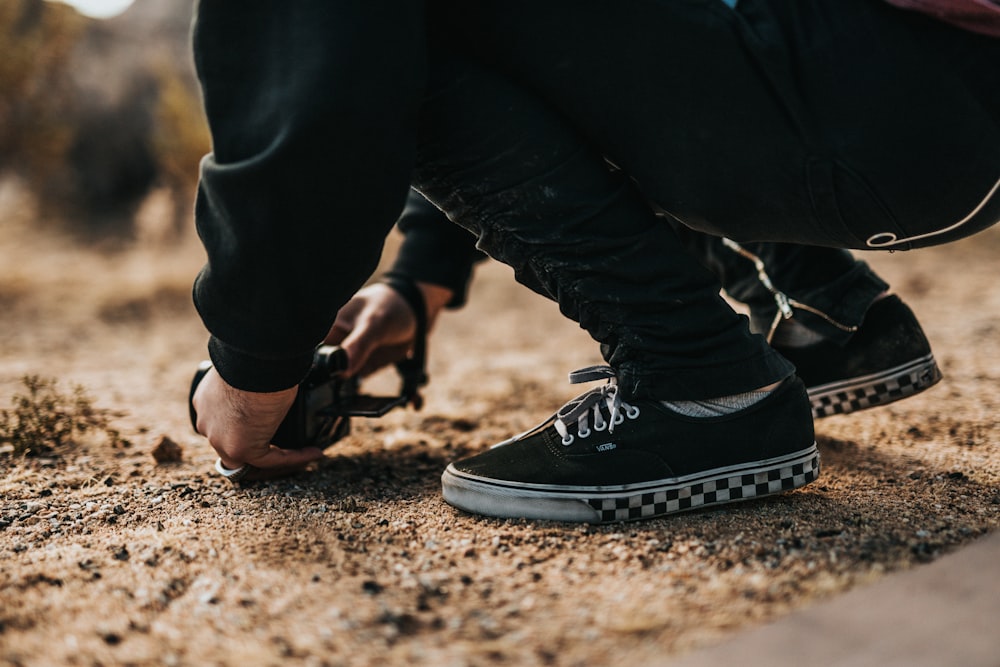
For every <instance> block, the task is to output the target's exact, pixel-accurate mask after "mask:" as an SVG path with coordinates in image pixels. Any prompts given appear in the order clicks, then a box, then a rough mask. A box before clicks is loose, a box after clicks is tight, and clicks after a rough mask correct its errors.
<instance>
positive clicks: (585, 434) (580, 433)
mask: <svg viewBox="0 0 1000 667" xmlns="http://www.w3.org/2000/svg"><path fill="white" fill-rule="evenodd" d="M576 435H577V437H580V438H588V437H590V429H589V428H588V429H584V430H582V431H577V432H576Z"/></svg>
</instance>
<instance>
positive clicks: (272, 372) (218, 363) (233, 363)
mask: <svg viewBox="0 0 1000 667" xmlns="http://www.w3.org/2000/svg"><path fill="white" fill-rule="evenodd" d="M208 354H209V357H210V358H211V360H212V365H213V366H215V370H216V371H217V372H218V373H219V376H220V377H221V378H222V379H223V380H224V381H225V383H226V384H227V385H228V386H229V387H232V388H233V389H238V390H240V391H245V392H252V393H257V394H266V393H276V392H281V391H286V390H288V389H292V388H294V387H296V386H297V385H298V384H299V382H301V381H302V379H303V378H304V377H305V376H306V375H307V374H308V373H309V369H310V368H312V364H313V350H309V351H308V352H307V353H304V354H302V355H300V356H297V357H291V358H288V359H261V358H259V357H254V356H251V355H249V354H246V353H245V352H242V351H241V350H238V349H236V348H234V347H233V346H231V345H228V344H227V343H225V342H223V341H221V340H219V339H218V338H216V337H215V336H212V337H211V338H210V339H209V341H208Z"/></svg>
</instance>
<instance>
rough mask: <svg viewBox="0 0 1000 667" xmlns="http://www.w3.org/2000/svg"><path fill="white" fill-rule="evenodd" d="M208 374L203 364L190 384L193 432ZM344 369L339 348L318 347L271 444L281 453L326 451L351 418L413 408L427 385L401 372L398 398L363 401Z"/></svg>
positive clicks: (345, 432)
mask: <svg viewBox="0 0 1000 667" xmlns="http://www.w3.org/2000/svg"><path fill="white" fill-rule="evenodd" d="M211 368H212V363H211V362H210V361H203V362H202V363H201V364H199V366H198V370H197V371H196V372H195V374H194V378H193V379H192V381H191V392H190V394H189V396H188V410H189V412H190V416H191V425H192V426H193V427H194V428H195V430H197V426H196V423H197V414H196V413H195V410H194V404H193V402H192V399H193V398H194V392H195V389H197V387H198V384H199V383H200V382H201V380H202V378H204V377H205V374H206V373H208V371H209V370H210V369H211ZM346 368H347V354H346V353H345V352H344V350H343V349H342V348H339V347H336V346H333V345H322V346H320V347H318V348H317V349H316V352H315V354H314V356H313V365H312V368H311V369H310V370H309V374H308V375H307V376H306V378H305V379H304V380H303V381H302V382H301V383H300V384H299V391H298V393H297V394H296V396H295V402H294V403H293V404H292V407H291V408H290V409H289V410H288V414H287V415H285V419H284V420H283V421H282V422H281V424H280V425H279V426H278V430H277V431H276V432H275V434H274V437H273V438H272V439H271V442H272V444H274V445H275V446H276V447H281V448H282V449H302V448H304V447H319V448H320V449H325V448H327V447H329V446H330V445H332V444H333V443H335V442H337V441H338V440H340V439H341V438H343V437H345V436H347V435H348V434H350V432H351V417H381V416H382V415H384V414H385V413H387V412H389V411H390V410H392V409H393V408H396V407H401V406H405V405H406V404H408V403H414V404H418V403H419V395H418V394H417V393H416V392H417V388H418V387H419V385H420V384H423V383H424V382H426V377H422V378H418V379H416V380H414V381H409V380H408V378H407V376H406V375H405V374H403V368H400V369H399V370H400V373H401V375H403V386H402V389H401V390H400V394H399V395H398V396H368V395H365V394H362V393H360V383H359V381H358V379H357V378H345V377H343V376H342V375H341V373H342V372H343V370H344V369H346Z"/></svg>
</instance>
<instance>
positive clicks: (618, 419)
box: [615, 412, 625, 426]
mask: <svg viewBox="0 0 1000 667" xmlns="http://www.w3.org/2000/svg"><path fill="white" fill-rule="evenodd" d="M623 421H625V415H623V414H622V413H620V412H619V413H618V414H616V415H615V426H618V425H619V424H621V423H622V422H623Z"/></svg>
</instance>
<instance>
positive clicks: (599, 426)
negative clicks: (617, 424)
mask: <svg viewBox="0 0 1000 667" xmlns="http://www.w3.org/2000/svg"><path fill="white" fill-rule="evenodd" d="M607 428H608V422H606V421H604V420H603V419H602V420H601V421H599V422H598V421H595V422H594V430H595V431H604V430H607Z"/></svg>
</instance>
